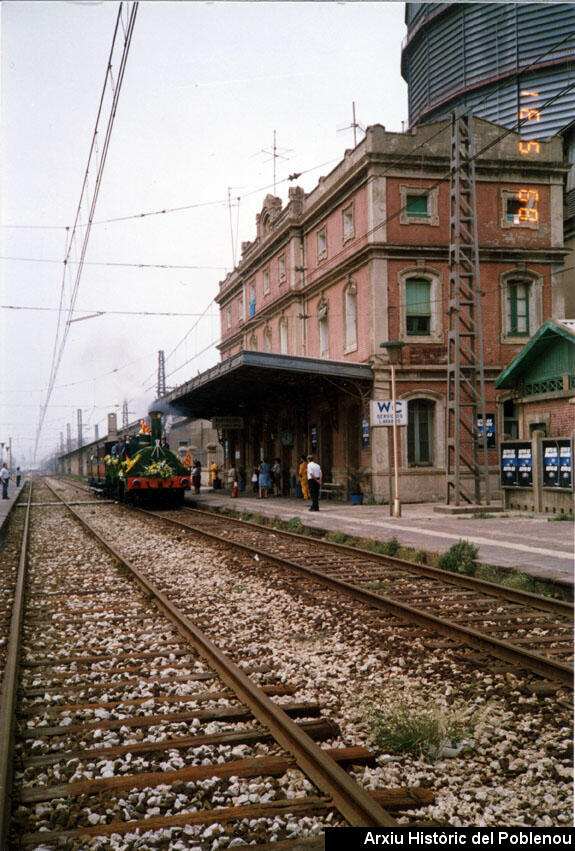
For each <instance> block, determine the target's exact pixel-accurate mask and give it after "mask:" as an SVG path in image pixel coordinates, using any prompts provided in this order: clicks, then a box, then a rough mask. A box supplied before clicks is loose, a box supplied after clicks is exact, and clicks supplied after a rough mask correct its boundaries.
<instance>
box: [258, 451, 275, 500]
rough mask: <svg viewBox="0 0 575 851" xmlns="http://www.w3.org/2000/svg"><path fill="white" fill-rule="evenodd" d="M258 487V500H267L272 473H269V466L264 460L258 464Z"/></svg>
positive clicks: (271, 485)
mask: <svg viewBox="0 0 575 851" xmlns="http://www.w3.org/2000/svg"><path fill="white" fill-rule="evenodd" d="M258 485H259V491H260V493H259V498H260V499H267V496H268V493H269V489H270V488H271V487H273V481H272V472H271V469H270V465H269V464H268V462H267V461H266V460H265V458H264V460H263V461H262V462H261V464H260V476H259V481H258Z"/></svg>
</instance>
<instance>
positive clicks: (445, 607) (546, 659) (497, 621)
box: [139, 508, 573, 687]
mask: <svg viewBox="0 0 575 851" xmlns="http://www.w3.org/2000/svg"><path fill="white" fill-rule="evenodd" d="M139 510H140V509H139ZM145 513H147V514H149V515H152V516H158V517H160V518H161V519H162V521H163V522H167V523H170V524H172V525H176V526H180V527H182V528H187V529H189V530H193V531H194V532H196V533H199V534H201V535H204V536H206V537H208V538H209V539H210V540H212V541H214V542H217V543H219V544H220V545H221V543H222V542H226V543H228V544H229V546H232V547H234V548H240V549H243V550H244V552H246V553H249V554H250V556H251V557H252V558H253V557H254V556H256V555H257V557H258V558H259V559H262V560H266V561H267V562H270V561H271V562H273V563H275V564H278V565H281V566H282V567H284V568H289V569H290V570H292V571H297V572H298V573H299V574H300V575H304V576H306V577H308V578H309V579H313V580H314V581H316V582H320V583H321V584H324V585H325V586H328V587H330V588H332V589H335V590H337V591H340V592H341V593H343V594H345V595H347V596H350V597H352V598H353V599H355V600H358V601H361V602H363V603H366V604H368V605H369V606H370V607H375V608H377V609H379V610H381V611H385V612H387V613H391V614H393V615H395V616H397V617H399V618H401V619H402V620H403V621H406V622H409V623H416V624H418V625H419V626H422V627H425V628H427V629H429V630H431V631H432V632H434V633H436V634H437V633H439V634H440V635H442V636H444V637H445V638H447V639H450V640H453V641H456V642H459V643H461V644H463V645H466V646H468V647H471V648H473V649H474V650H475V651H479V652H480V653H484V654H488V655H490V656H495V657H496V658H498V659H500V660H501V661H503V662H505V663H507V664H509V665H512V666H514V667H516V668H520V669H522V670H524V671H528V672H530V673H532V674H536V675H538V676H543V677H546V678H550V679H553V680H556V681H558V682H560V683H561V684H563V685H566V686H568V687H572V684H573V606H572V604H570V603H566V602H564V601H560V600H554V599H552V598H549V597H544V596H539V595H536V594H532V593H529V592H524V591H519V590H516V589H511V588H506V587H504V586H500V585H495V584H493V583H489V582H485V581H483V580H477V579H474V578H473V577H469V576H463V575H459V574H451V573H446V572H445V571H440V570H438V569H436V568H433V567H430V566H428V565H420V564H415V563H412V562H407V561H404V560H401V559H396V558H393V557H390V556H384V555H378V554H375V553H369V552H366V551H363V550H358V549H357V548H352V547H349V546H345V545H341V544H334V543H331V542H324V541H319V540H316V539H310V538H306V537H302V536H301V535H296V534H293V533H290V532H281V531H278V530H276V529H273V530H272V529H270V527H269V526H259V525H257V524H254V523H249V522H245V521H242V520H238V519H236V518H230V517H227V516H222V515H219V514H215V513H213V512H205V511H200V510H197V509H190V508H184V509H180V510H178V511H175V512H169V514H168V513H166V512H162V513H158V512H145Z"/></svg>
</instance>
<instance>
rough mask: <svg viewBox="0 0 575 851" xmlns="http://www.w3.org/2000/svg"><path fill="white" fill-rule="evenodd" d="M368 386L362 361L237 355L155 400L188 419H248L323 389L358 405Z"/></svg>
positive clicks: (369, 373) (368, 376) (369, 371)
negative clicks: (353, 398)
mask: <svg viewBox="0 0 575 851" xmlns="http://www.w3.org/2000/svg"><path fill="white" fill-rule="evenodd" d="M372 382H373V372H372V369H371V366H369V364H365V363H349V362H343V361H332V360H322V359H321V358H307V357H292V356H290V355H278V354H271V353H264V352H252V351H241V352H238V353H237V354H235V355H232V356H231V357H230V358H227V359H226V360H224V361H221V362H220V363H218V364H216V366H213V367H211V368H210V369H208V370H206V372H203V373H201V374H200V375H197V376H196V377H195V378H192V379H191V380H190V381H187V382H186V383H185V384H181V385H180V386H179V387H176V388H175V389H174V390H172V391H171V392H170V393H168V394H167V395H166V396H163V397H162V400H161V402H162V403H163V404H164V403H168V405H169V406H170V407H171V408H172V407H173V408H175V409H176V410H177V413H178V414H179V415H180V416H186V417H191V418H192V419H213V418H214V417H222V416H223V417H225V416H242V415H243V416H250V415H253V414H257V413H258V411H262V410H263V409H264V408H266V407H268V406H269V405H270V404H272V405H275V404H283V405H285V406H289V405H297V404H298V401H299V400H302V401H303V400H304V399H309V398H310V394H315V393H322V392H324V391H325V389H326V388H327V387H332V388H335V389H339V390H341V391H347V392H348V393H351V394H352V395H354V396H356V397H357V399H358V401H359V400H360V399H361V397H362V395H363V394H365V393H367V392H369V390H370V389H371V385H372Z"/></svg>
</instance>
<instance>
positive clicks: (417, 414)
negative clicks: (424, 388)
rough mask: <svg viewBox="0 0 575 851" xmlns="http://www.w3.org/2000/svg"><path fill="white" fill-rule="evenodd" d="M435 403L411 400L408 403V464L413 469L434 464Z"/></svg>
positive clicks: (427, 400) (426, 400) (425, 400)
mask: <svg viewBox="0 0 575 851" xmlns="http://www.w3.org/2000/svg"><path fill="white" fill-rule="evenodd" d="M434 410H435V403H434V402H431V401H430V400H429V399H411V400H410V401H409V402H408V403H407V411H408V424H407V463H408V464H409V465H410V466H412V467H429V466H431V465H432V464H433V415H434Z"/></svg>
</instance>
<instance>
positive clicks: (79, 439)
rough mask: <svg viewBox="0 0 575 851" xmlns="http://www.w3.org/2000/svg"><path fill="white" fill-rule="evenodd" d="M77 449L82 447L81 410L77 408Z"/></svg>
mask: <svg viewBox="0 0 575 851" xmlns="http://www.w3.org/2000/svg"><path fill="white" fill-rule="evenodd" d="M77 413H78V449H80V448H81V447H82V446H83V445H84V435H83V426H82V409H81V408H78V412H77Z"/></svg>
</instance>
